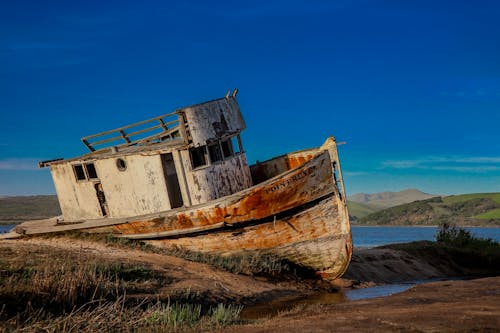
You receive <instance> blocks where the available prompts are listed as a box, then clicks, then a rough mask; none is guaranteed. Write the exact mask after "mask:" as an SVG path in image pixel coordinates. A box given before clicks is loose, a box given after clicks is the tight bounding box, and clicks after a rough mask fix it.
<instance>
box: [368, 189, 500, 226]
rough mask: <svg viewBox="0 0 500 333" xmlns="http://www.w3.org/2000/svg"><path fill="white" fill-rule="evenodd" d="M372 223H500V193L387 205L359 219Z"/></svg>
mask: <svg viewBox="0 0 500 333" xmlns="http://www.w3.org/2000/svg"><path fill="white" fill-rule="evenodd" d="M358 222H359V223H360V224H373V225H437V224H440V223H454V224H456V225H462V226H472V225H489V226H500V193H475V194H463V195H453V196H447V197H434V198H430V199H426V200H419V201H415V202H411V203H407V204H403V205H399V206H395V207H391V208H387V209H384V210H381V211H378V212H375V213H372V214H370V215H367V216H365V217H363V218H361V219H359V221H358Z"/></svg>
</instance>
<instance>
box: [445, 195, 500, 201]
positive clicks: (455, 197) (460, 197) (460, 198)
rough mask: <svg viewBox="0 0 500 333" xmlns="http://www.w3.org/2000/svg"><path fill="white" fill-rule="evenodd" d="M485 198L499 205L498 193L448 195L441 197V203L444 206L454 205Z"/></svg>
mask: <svg viewBox="0 0 500 333" xmlns="http://www.w3.org/2000/svg"><path fill="white" fill-rule="evenodd" d="M482 198H487V199H491V200H493V201H495V202H496V203H499V204H500V193H471V194H460V195H450V196H447V197H443V202H444V203H446V204H454V203H458V202H464V201H468V200H471V199H482Z"/></svg>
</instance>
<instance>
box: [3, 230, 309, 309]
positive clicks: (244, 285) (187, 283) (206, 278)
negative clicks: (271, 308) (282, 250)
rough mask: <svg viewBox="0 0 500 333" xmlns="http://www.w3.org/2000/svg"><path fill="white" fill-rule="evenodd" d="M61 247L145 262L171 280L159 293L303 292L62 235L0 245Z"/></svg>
mask: <svg viewBox="0 0 500 333" xmlns="http://www.w3.org/2000/svg"><path fill="white" fill-rule="evenodd" d="M20 246H21V247H23V248H27V247H28V248H33V249H37V250H39V249H40V248H41V247H44V248H47V251H50V248H55V249H63V250H65V251H73V252H79V253H85V254H88V255H91V256H96V257H99V258H103V259H106V260H111V261H117V262H124V263H132V264H139V265H146V266H149V267H151V268H153V269H155V270H158V271H160V272H163V273H164V274H165V275H166V276H168V277H169V278H171V279H172V280H173V282H172V283H170V284H168V285H166V286H165V287H164V288H162V290H161V291H159V292H160V294H171V293H174V292H179V291H189V292H191V293H196V292H199V293H201V294H206V295H208V297H211V298H213V299H212V301H214V302H224V301H226V302H229V301H230V302H240V301H242V300H244V299H252V298H255V299H263V298H266V297H275V296H279V295H293V294H304V293H306V292H307V290H305V289H306V288H307V286H301V285H300V284H298V283H293V282H291V281H290V282H269V281H268V280H266V279H264V278H255V277H250V276H245V275H238V274H232V273H229V272H225V271H222V270H217V269H215V268H213V267H211V266H209V265H206V264H201V263H196V262H191V261H188V260H184V259H181V258H177V257H173V256H168V255H165V254H156V253H150V252H145V251H142V250H139V249H132V248H122V247H116V246H111V245H107V244H104V243H100V242H92V241H86V240H77V239H70V238H64V237H55V238H50V239H46V238H26V239H17V240H3V241H1V242H0V247H11V248H13V249H15V248H16V247H20Z"/></svg>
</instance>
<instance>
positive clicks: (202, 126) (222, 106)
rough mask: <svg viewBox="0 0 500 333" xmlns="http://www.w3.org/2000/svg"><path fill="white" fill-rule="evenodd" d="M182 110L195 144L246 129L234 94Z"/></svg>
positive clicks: (198, 144) (203, 143)
mask: <svg viewBox="0 0 500 333" xmlns="http://www.w3.org/2000/svg"><path fill="white" fill-rule="evenodd" d="M180 112H184V113H185V115H186V120H187V122H188V124H189V132H190V133H191V137H192V142H193V145H194V146H200V145H205V144H206V143H207V140H213V139H217V138H221V137H222V136H224V135H226V134H228V133H236V132H240V131H242V130H244V129H245V121H244V120H243V117H242V115H241V112H240V108H239V106H238V103H237V102H236V98H234V97H232V96H230V97H228V98H222V99H217V100H214V101H211V102H207V103H203V104H198V105H193V106H190V107H187V108H184V109H182V110H180Z"/></svg>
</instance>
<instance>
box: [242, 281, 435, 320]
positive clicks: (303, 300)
mask: <svg viewBox="0 0 500 333" xmlns="http://www.w3.org/2000/svg"><path fill="white" fill-rule="evenodd" d="M429 281H431V280H426V281H412V282H407V283H394V284H385V285H381V286H374V287H369V288H361V289H352V290H345V291H339V292H335V293H319V294H314V295H312V296H307V297H284V298H279V299H275V300H273V301H270V302H267V303H263V304H257V305H252V306H247V307H245V308H243V311H242V312H241V315H240V318H241V319H247V320H248V319H259V318H266V317H274V316H276V315H278V314H279V313H281V312H286V311H290V310H293V309H295V308H297V307H300V308H306V307H307V306H309V305H314V304H337V303H341V302H346V301H357V300H362V299H369V298H375V297H384V296H390V295H393V294H397V293H400V292H403V291H406V290H408V289H410V288H411V287H413V286H416V285H417V284H420V283H424V282H429ZM432 281H435V280H432Z"/></svg>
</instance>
